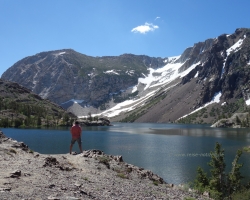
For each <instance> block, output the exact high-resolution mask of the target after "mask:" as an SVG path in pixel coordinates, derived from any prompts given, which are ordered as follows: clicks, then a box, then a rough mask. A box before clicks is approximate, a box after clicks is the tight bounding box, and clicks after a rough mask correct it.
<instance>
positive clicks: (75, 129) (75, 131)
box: [69, 121, 82, 154]
mask: <svg viewBox="0 0 250 200" xmlns="http://www.w3.org/2000/svg"><path fill="white" fill-rule="evenodd" d="M70 133H71V136H72V138H71V144H70V147H69V153H70V154H71V153H72V147H73V145H74V144H75V142H76V141H77V143H78V146H79V149H80V152H81V153H82V139H81V138H82V128H81V127H80V125H79V122H78V121H75V124H74V125H73V126H72V127H71V128H70Z"/></svg>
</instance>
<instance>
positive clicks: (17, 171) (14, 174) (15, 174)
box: [10, 170, 21, 178]
mask: <svg viewBox="0 0 250 200" xmlns="http://www.w3.org/2000/svg"><path fill="white" fill-rule="evenodd" d="M10 174H11V175H10V177H11V178H18V177H20V176H21V171H20V170H15V171H13V172H11V173H10Z"/></svg>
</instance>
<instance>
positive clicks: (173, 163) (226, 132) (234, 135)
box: [1, 123, 250, 184]
mask: <svg viewBox="0 0 250 200" xmlns="http://www.w3.org/2000/svg"><path fill="white" fill-rule="evenodd" d="M1 130H2V131H3V132H4V134H5V135H7V136H8V137H11V138H13V139H15V140H18V141H23V142H24V143H25V144H27V145H28V146H29V147H30V148H31V149H32V150H34V151H37V152H39V153H43V154H62V153H68V151H69V143H70V139H71V136H70V133H69V129H61V130H59V129H58V130H54V129H12V128H6V129H5V128H2V129H1ZM216 142H219V143H221V144H222V148H223V149H224V150H225V159H226V164H227V170H229V169H231V163H232V161H233V159H234V156H235V154H236V151H237V149H240V148H242V147H245V146H249V145H250V129H218V128H210V127H208V126H205V125H180V124H150V123H114V126H110V127H83V136H82V144H83V149H85V150H87V149H99V150H102V151H104V152H105V153H106V154H112V155H122V156H123V160H124V161H125V162H127V163H130V164H133V165H136V166H139V167H143V168H145V169H149V170H151V171H153V172H154V173H156V174H158V175H159V176H161V177H162V178H163V179H164V180H165V181H166V182H168V183H174V184H180V183H188V182H190V181H192V180H193V179H194V178H195V176H196V169H197V167H198V166H201V167H202V168H203V169H205V170H206V171H207V172H209V167H208V165H207V163H208V162H209V161H210V157H209V153H210V152H211V151H213V150H214V146H215V143H216ZM73 150H74V151H77V152H78V151H79V150H78V145H77V144H75V145H74V148H73ZM249 157H250V154H249V153H244V154H243V156H242V157H241V159H240V162H241V163H244V166H243V168H242V173H243V175H244V176H245V177H246V178H247V179H249V178H250V170H249V169H250V159H249Z"/></svg>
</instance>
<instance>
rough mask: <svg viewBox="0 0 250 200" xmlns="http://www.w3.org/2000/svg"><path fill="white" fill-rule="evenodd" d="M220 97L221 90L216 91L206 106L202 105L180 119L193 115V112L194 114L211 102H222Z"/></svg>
mask: <svg viewBox="0 0 250 200" xmlns="http://www.w3.org/2000/svg"><path fill="white" fill-rule="evenodd" d="M220 97H221V92H218V93H215V95H214V97H213V99H212V101H210V102H208V103H206V104H205V105H204V106H201V107H199V108H197V109H196V110H194V111H192V112H190V113H189V114H187V115H184V116H182V117H180V118H179V119H182V118H184V117H187V116H188V115H191V114H193V113H195V112H197V111H199V110H201V109H202V108H205V107H207V106H208V105H210V104H212V103H219V102H220ZM179 119H178V120H179Z"/></svg>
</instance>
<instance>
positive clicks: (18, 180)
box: [0, 132, 204, 200]
mask: <svg viewBox="0 0 250 200" xmlns="http://www.w3.org/2000/svg"><path fill="white" fill-rule="evenodd" d="M0 144H1V145H0V160H1V162H0V193H1V199H102V200H105V199H107V200H108V199H177V200H178V199H179V200H181V199H184V198H188V197H189V198H191V197H192V198H195V199H200V200H201V199H204V197H203V196H200V195H198V194H196V193H194V192H188V191H184V190H182V189H181V188H179V187H177V186H174V185H173V184H167V183H165V181H164V180H163V179H162V178H161V177H159V176H158V175H156V174H154V173H153V172H151V171H150V170H146V169H143V168H139V167H137V166H134V165H131V164H128V163H125V162H124V161H123V159H122V157H121V156H113V155H107V154H105V153H104V152H102V151H100V150H87V151H84V152H83V154H78V155H70V154H58V155H44V154H39V153H37V152H33V151H30V150H28V151H26V150H23V149H22V148H18V147H17V146H22V145H21V144H20V143H19V142H17V141H15V140H12V139H11V138H6V137H5V136H4V134H3V133H2V132H0Z"/></svg>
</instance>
